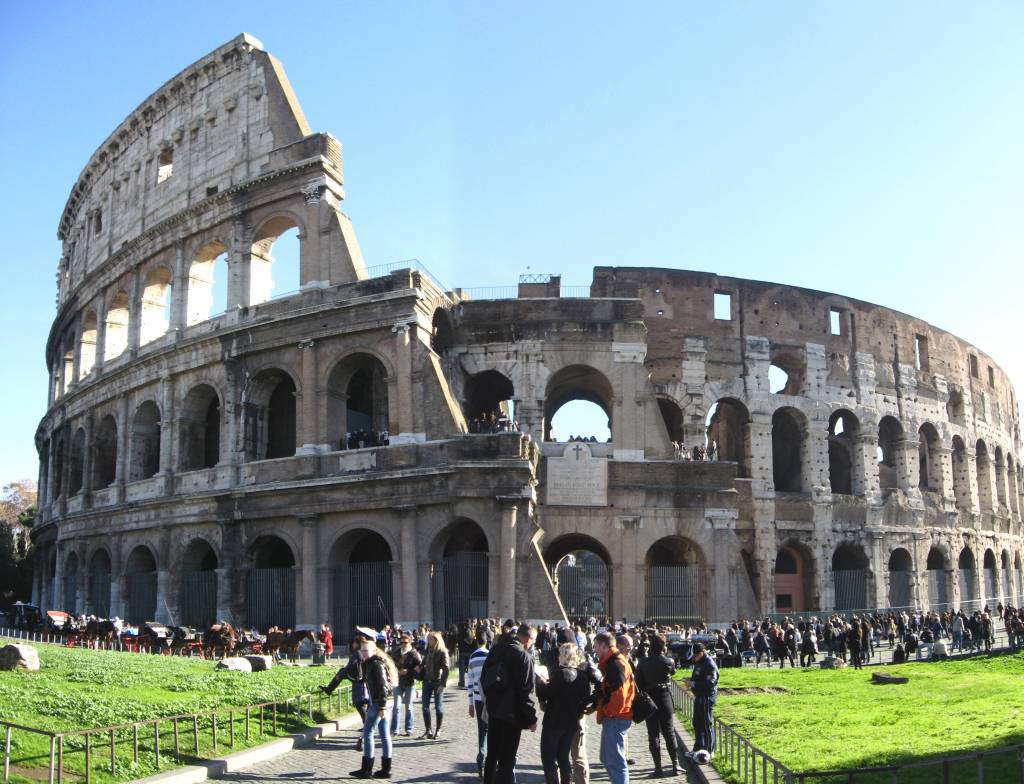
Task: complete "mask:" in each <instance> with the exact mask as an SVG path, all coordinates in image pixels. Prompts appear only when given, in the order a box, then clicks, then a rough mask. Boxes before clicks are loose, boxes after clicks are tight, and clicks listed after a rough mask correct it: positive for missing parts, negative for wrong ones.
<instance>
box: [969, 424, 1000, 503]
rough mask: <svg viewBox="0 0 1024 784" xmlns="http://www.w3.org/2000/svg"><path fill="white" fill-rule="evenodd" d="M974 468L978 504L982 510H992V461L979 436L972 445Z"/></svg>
mask: <svg viewBox="0 0 1024 784" xmlns="http://www.w3.org/2000/svg"><path fill="white" fill-rule="evenodd" d="M974 468H975V473H976V475H977V477H978V506H979V507H981V511H983V512H991V511H993V509H994V507H993V498H992V485H993V484H995V480H994V476H993V473H992V461H991V460H990V459H989V455H988V447H987V446H986V445H985V442H984V441H982V440H981V439H980V438H979V439H978V442H977V443H976V444H975V446H974Z"/></svg>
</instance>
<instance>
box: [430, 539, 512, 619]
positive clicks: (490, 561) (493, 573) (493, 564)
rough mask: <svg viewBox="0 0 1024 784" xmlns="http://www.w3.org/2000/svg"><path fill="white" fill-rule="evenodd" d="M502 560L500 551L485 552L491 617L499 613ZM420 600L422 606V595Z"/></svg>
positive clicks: (500, 605) (488, 607)
mask: <svg viewBox="0 0 1024 784" xmlns="http://www.w3.org/2000/svg"><path fill="white" fill-rule="evenodd" d="M502 560H503V554H502V553H500V552H497V553H487V609H488V615H490V616H491V617H492V618H494V617H495V616H498V615H500V614H501V607H502V604H501V568H502V567H501V564H502ZM428 593H429V591H428ZM420 601H421V606H422V596H421V598H420Z"/></svg>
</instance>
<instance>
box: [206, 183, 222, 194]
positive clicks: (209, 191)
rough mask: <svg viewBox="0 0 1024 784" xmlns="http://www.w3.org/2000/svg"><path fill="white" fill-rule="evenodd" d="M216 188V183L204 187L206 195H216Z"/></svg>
mask: <svg viewBox="0 0 1024 784" xmlns="http://www.w3.org/2000/svg"><path fill="white" fill-rule="evenodd" d="M218 188H219V186H217V185H211V186H209V187H208V188H207V189H206V195H207V196H216V195H217V190H218Z"/></svg>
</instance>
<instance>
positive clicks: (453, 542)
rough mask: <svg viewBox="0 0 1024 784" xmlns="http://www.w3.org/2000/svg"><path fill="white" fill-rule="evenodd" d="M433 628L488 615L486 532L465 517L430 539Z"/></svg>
mask: <svg viewBox="0 0 1024 784" xmlns="http://www.w3.org/2000/svg"><path fill="white" fill-rule="evenodd" d="M429 552H430V553H431V561H432V566H433V568H432V572H431V575H430V577H431V591H432V594H433V605H434V622H435V628H447V627H448V626H449V625H451V624H453V623H462V622H464V621H466V620H468V619H470V618H485V617H487V615H488V595H489V591H488V574H489V563H488V561H489V558H488V539H487V533H486V532H485V531H484V529H483V528H482V527H481V526H480V525H479V524H478V523H477V522H476V521H475V520H471V519H469V518H468V517H459V518H456V519H455V520H453V521H452V522H451V523H449V524H448V525H446V526H445V527H444V528H442V529H441V530H440V531H439V532H438V533H437V535H436V536H435V537H434V540H433V541H432V542H431V545H430V548H429Z"/></svg>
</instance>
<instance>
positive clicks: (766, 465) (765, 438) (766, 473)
mask: <svg viewBox="0 0 1024 784" xmlns="http://www.w3.org/2000/svg"><path fill="white" fill-rule="evenodd" d="M747 454H748V455H750V478H751V479H752V480H753V482H752V491H753V493H754V497H755V498H756V497H758V496H762V497H763V496H764V495H765V493H767V492H774V490H775V478H774V470H773V464H772V421H771V417H770V416H767V415H765V414H753V415H752V418H751V422H750V423H749V424H748V425H747Z"/></svg>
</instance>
